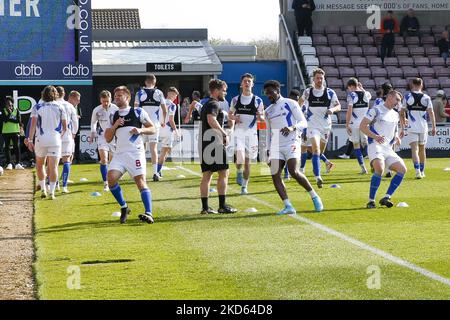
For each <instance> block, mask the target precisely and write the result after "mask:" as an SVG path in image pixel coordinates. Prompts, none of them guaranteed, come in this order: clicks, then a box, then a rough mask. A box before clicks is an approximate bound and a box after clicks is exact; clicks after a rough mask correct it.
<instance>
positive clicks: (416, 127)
mask: <svg viewBox="0 0 450 320" xmlns="http://www.w3.org/2000/svg"><path fill="white" fill-rule="evenodd" d="M422 88H423V81H422V79H420V78H416V79H413V80H412V83H411V92H409V93H407V94H406V95H405V98H404V100H403V106H402V109H401V111H400V117H401V118H403V119H405V118H406V115H408V126H407V129H408V131H407V132H408V135H407V136H406V137H405V139H406V140H407V141H408V143H409V145H410V146H411V154H412V160H413V163H414V169H415V171H416V179H422V178H424V177H425V161H426V150H425V145H426V144H427V138H428V119H430V120H431V134H432V135H433V136H434V135H436V119H435V117H434V111H433V102H432V101H431V98H430V96H428V95H427V94H424V93H423V92H422ZM404 121H405V120H404Z"/></svg>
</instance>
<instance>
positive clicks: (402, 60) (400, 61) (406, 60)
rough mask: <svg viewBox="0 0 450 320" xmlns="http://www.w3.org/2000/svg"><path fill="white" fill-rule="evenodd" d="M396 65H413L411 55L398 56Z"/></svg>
mask: <svg viewBox="0 0 450 320" xmlns="http://www.w3.org/2000/svg"><path fill="white" fill-rule="evenodd" d="M398 65H399V66H400V67H406V66H410V67H412V66H414V60H413V58H411V57H398Z"/></svg>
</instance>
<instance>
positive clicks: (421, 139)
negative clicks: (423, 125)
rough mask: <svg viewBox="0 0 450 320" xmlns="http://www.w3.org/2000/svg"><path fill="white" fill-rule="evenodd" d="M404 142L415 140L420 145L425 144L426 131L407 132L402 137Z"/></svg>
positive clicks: (426, 138)
mask: <svg viewBox="0 0 450 320" xmlns="http://www.w3.org/2000/svg"><path fill="white" fill-rule="evenodd" d="M404 139H405V142H407V143H408V145H409V144H411V143H413V142H417V143H418V144H420V145H424V144H427V141H428V132H427V133H416V132H408V135H407V136H405V137H404Z"/></svg>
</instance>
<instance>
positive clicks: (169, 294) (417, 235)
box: [34, 159, 450, 300]
mask: <svg viewBox="0 0 450 320" xmlns="http://www.w3.org/2000/svg"><path fill="white" fill-rule="evenodd" d="M336 164H337V166H336V169H335V170H334V171H333V172H332V173H331V174H329V175H324V179H325V183H326V184H325V186H324V189H322V190H320V191H319V194H320V196H321V197H322V200H323V202H324V205H325V209H326V210H325V211H324V212H323V213H320V214H317V213H314V212H313V204H312V202H311V200H310V198H309V196H308V194H307V193H306V192H304V191H303V189H302V188H301V187H300V186H298V185H297V183H296V182H294V181H289V182H287V190H288V194H289V196H290V199H291V201H292V202H293V204H294V206H295V207H296V209H297V212H298V215H299V216H301V217H305V218H307V219H309V220H312V221H314V222H317V223H319V224H321V225H324V226H327V227H329V228H331V229H333V230H336V231H338V232H340V233H343V234H345V235H347V236H349V237H351V238H354V239H357V240H359V241H361V242H363V243H365V244H368V245H370V246H372V247H375V248H377V249H380V250H383V251H385V252H387V253H389V254H392V255H393V256H395V257H398V258H401V259H403V260H406V261H408V262H410V263H412V264H414V265H416V266H419V267H421V268H424V269H426V270H428V271H430V272H432V273H435V274H438V275H440V276H442V277H444V278H447V279H450V241H449V239H450V237H449V235H450V205H449V200H448V188H449V186H450V184H449V181H450V172H444V171H443V169H444V168H445V167H450V160H449V159H431V160H429V162H428V165H427V169H426V174H427V177H426V179H424V180H415V179H414V172H413V170H412V168H411V161H410V160H407V164H408V167H409V169H410V171H409V172H408V174H407V177H406V179H405V181H404V183H403V185H402V186H401V187H400V188H399V190H398V191H397V193H396V194H395V196H394V201H395V202H396V203H398V202H400V201H403V202H407V203H408V204H409V205H410V207H409V208H396V207H394V208H392V209H386V208H383V209H381V208H379V209H375V210H366V209H364V208H365V204H366V203H367V196H368V190H369V184H370V175H367V176H360V175H358V172H359V167H358V165H357V162H356V160H340V161H336ZM175 166H176V165H175V164H169V167H171V168H175ZM183 167H184V168H186V169H188V170H191V171H194V172H199V166H198V165H196V164H184V165H183ZM231 168H232V169H231V178H230V189H231V190H230V191H229V197H228V200H227V202H229V203H230V204H232V205H234V206H236V207H237V208H238V209H239V210H240V212H239V213H238V214H235V215H216V216H200V214H199V212H200V207H201V204H200V197H199V190H198V187H199V183H200V178H199V177H198V176H196V175H194V174H193V172H189V171H185V170H182V169H180V168H178V169H176V170H170V171H164V172H163V174H164V181H161V182H159V183H153V182H149V187H150V189H151V191H152V194H153V207H154V216H155V221H156V223H155V224H154V225H147V224H143V223H141V222H139V221H138V219H137V215H138V214H139V213H142V210H143V206H142V203H141V200H140V194H139V192H138V191H137V189H136V187H135V185H134V183H133V182H132V181H131V180H129V179H128V176H127V178H126V179H124V180H123V181H121V186H122V188H123V190H124V195H125V198H126V200H127V202H128V204H129V206H130V208H131V209H132V215H131V216H130V218H129V221H128V223H127V224H126V225H120V224H119V221H118V218H115V217H112V216H111V215H112V213H113V212H115V211H119V207H118V205H117V204H116V202H115V200H114V198H113V196H112V195H111V194H110V193H103V192H101V190H102V183H101V181H100V180H101V179H100V172H99V166H98V165H82V166H74V167H73V168H72V176H71V179H72V180H74V181H75V182H76V183H75V184H74V185H71V186H70V191H71V193H70V194H68V195H58V196H57V199H56V200H55V201H50V200H41V199H39V198H38V197H36V214H35V243H36V248H37V258H36V263H35V265H34V269H35V273H36V279H37V283H38V287H39V291H38V296H39V298H40V299H169V300H170V299H450V286H449V285H447V284H444V283H441V282H439V281H436V280H433V279H430V278H429V277H427V276H425V275H423V274H420V273H417V272H414V271H412V270H410V269H408V268H405V267H403V266H401V265H399V264H396V263H394V262H392V261H390V260H387V259H385V258H383V257H381V256H379V255H376V254H374V253H372V252H369V251H366V250H364V249H361V248H359V247H357V246H355V245H353V244H351V243H349V242H348V241H345V240H342V239H339V238H337V237H335V236H333V235H331V234H329V233H326V232H324V231H322V230H319V229H317V228H316V227H314V226H312V225H311V224H306V223H303V222H301V221H298V220H296V219H293V218H292V217H289V216H282V217H279V216H275V214H274V212H275V210H274V208H279V209H281V208H282V203H281V201H280V199H279V197H278V195H277V194H276V192H275V190H274V187H273V185H272V182H271V178H270V176H269V173H268V170H267V166H266V165H264V164H258V165H254V166H253V167H252V170H253V172H252V177H251V180H250V184H249V191H250V193H251V196H240V195H239V194H238V191H239V188H238V186H237V185H236V184H235V182H234V181H235V169H234V167H233V166H231ZM307 170H308V171H309V172H310V171H311V162H308V164H307ZM150 171H151V169H150V166H149V172H150ZM179 175H184V176H185V178H183V179H179V178H177V177H178V176H179ZM309 177H310V178H311V175H309ZM80 178H87V179H88V182H84V183H81V182H78V181H80ZM311 181H313V179H312V178H311ZM331 184H339V185H340V186H341V187H342V188H340V189H331V188H330V185H331ZM388 184H389V180H388V179H383V182H382V185H381V187H380V190H379V194H378V195H377V200H378V199H380V197H381V196H383V195H384V192H385V191H386V190H387V187H388ZM96 191H98V192H101V193H102V196H101V197H92V196H91V193H93V192H96ZM37 196H39V194H37ZM210 204H212V205H213V207H217V206H218V199H217V194H212V198H211V199H210ZM249 208H256V209H257V210H258V212H257V213H246V212H245V210H247V209H249ZM78 284H79V285H80V286H79V287H78Z"/></svg>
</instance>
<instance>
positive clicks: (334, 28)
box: [325, 25, 340, 34]
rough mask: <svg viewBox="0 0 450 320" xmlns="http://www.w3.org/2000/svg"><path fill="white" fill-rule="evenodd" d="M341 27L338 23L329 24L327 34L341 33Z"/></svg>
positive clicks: (326, 29) (326, 28)
mask: <svg viewBox="0 0 450 320" xmlns="http://www.w3.org/2000/svg"><path fill="white" fill-rule="evenodd" d="M339 30H340V27H339V26H336V25H328V26H326V27H325V33H326V34H339V33H340V32H339Z"/></svg>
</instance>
